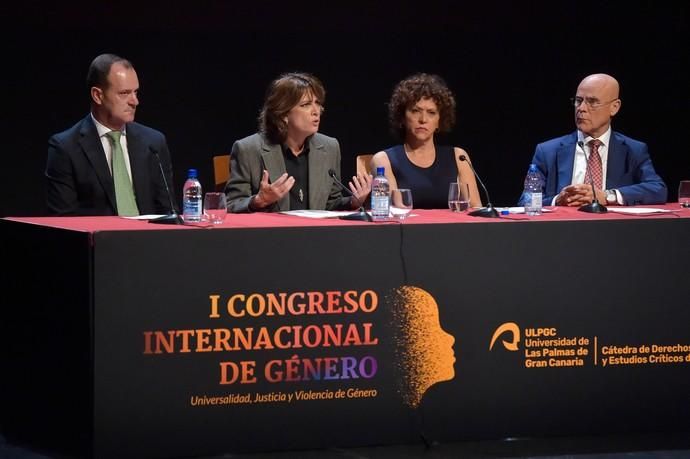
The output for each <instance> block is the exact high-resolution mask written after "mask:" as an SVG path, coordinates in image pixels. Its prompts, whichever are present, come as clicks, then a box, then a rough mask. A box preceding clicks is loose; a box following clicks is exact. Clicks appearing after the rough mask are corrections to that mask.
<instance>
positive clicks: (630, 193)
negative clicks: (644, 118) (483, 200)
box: [520, 74, 668, 206]
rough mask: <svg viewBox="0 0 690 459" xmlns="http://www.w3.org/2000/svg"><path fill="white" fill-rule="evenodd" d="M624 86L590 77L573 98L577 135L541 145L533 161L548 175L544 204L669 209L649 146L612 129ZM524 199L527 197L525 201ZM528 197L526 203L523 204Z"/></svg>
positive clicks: (605, 78)
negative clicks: (594, 204) (598, 204)
mask: <svg viewBox="0 0 690 459" xmlns="http://www.w3.org/2000/svg"><path fill="white" fill-rule="evenodd" d="M618 96H619V85H618V81H616V79H615V78H613V77H612V76H610V75H606V74H594V75H589V76H588V77H586V78H585V79H584V80H582V82H581V83H580V85H579V86H578V88H577V93H576V95H575V97H574V98H573V105H574V108H575V124H576V126H577V131H575V132H573V133H571V134H568V135H565V136H563V137H558V138H555V139H551V140H549V141H546V142H543V143H540V144H538V145H537V148H536V151H535V153H534V158H533V160H532V162H533V163H534V164H536V165H537V167H538V168H539V170H540V171H541V172H542V174H544V178H545V179H546V186H545V190H544V199H543V203H544V205H559V206H581V205H583V204H590V203H592V201H593V198H594V197H595V196H593V193H592V184H594V189H595V193H596V200H597V201H598V202H599V203H601V204H607V205H638V204H663V203H665V202H666V196H667V194H668V190H667V189H666V185H665V184H664V181H663V180H662V179H661V177H659V175H657V173H656V172H655V170H654V166H653V165H652V160H651V158H650V157H649V152H648V151H647V145H646V144H645V143H642V142H639V141H637V140H634V139H632V138H630V137H627V136H625V135H623V134H621V133H619V132H615V131H613V130H612V129H611V119H612V118H613V117H614V116H615V115H616V113H618V111H619V110H620V107H621V100H620V98H619V97H618ZM523 198H524V197H523ZM523 198H521V202H520V204H521V205H523V204H524V202H523V200H522V199H523Z"/></svg>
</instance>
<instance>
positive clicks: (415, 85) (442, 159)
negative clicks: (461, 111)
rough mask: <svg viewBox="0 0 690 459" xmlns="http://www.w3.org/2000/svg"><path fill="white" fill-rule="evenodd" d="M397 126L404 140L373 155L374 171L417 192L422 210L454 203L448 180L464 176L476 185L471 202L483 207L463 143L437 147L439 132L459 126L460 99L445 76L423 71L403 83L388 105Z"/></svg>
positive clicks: (393, 127)
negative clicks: (462, 158)
mask: <svg viewBox="0 0 690 459" xmlns="http://www.w3.org/2000/svg"><path fill="white" fill-rule="evenodd" d="M388 119H389V122H390V127H391V130H392V131H393V133H394V134H396V135H397V136H398V137H399V138H400V139H401V140H403V141H404V143H403V144H402V145H396V146H394V147H391V148H387V149H386V150H384V151H380V152H378V153H376V154H375V155H374V157H373V158H372V170H376V168H377V167H384V168H385V175H386V178H388V180H389V182H390V186H391V189H396V188H409V189H411V190H412V199H413V201H414V207H415V208H417V209H441V208H447V207H448V184H449V183H450V182H454V181H456V180H459V181H460V182H463V183H467V184H468V185H469V188H470V205H471V206H473V207H481V205H482V203H481V199H480V197H479V191H478V190H477V182H476V180H475V178H474V174H473V173H472V169H471V168H470V166H469V164H468V163H467V162H466V161H460V160H459V159H458V158H459V157H460V156H461V155H464V156H465V157H466V158H467V160H468V161H469V155H468V154H467V152H466V151H465V150H463V149H462V148H459V147H452V146H444V145H436V144H435V142H434V135H435V134H436V133H437V132H449V131H450V130H451V128H452V127H453V125H454V124H455V97H454V96H453V93H452V92H451V91H450V89H448V87H447V86H446V83H445V82H444V81H443V79H442V78H441V77H439V76H437V75H429V74H425V73H420V74H417V75H413V76H411V77H409V78H406V79H404V80H402V81H401V82H399V83H398V84H397V85H396V87H395V89H394V90H393V94H392V96H391V100H390V102H389V104H388Z"/></svg>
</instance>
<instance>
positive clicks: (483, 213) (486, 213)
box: [458, 155, 500, 218]
mask: <svg viewBox="0 0 690 459" xmlns="http://www.w3.org/2000/svg"><path fill="white" fill-rule="evenodd" d="M458 159H459V160H460V161H465V162H467V164H469V166H470V169H472V173H473V174H474V176H475V177H476V178H477V181H478V182H479V184H480V185H481V186H482V189H483V190H484V195H486V207H482V208H481V209H477V210H473V211H472V212H469V213H468V214H467V215H472V216H473V217H488V218H499V217H500V215H499V213H498V211H497V210H496V209H494V206H493V205H491V198H489V190H487V189H486V186H484V182H482V179H481V178H480V177H479V174H477V171H475V170H474V166H473V165H472V162H470V160H469V159H467V156H465V155H460V156H458Z"/></svg>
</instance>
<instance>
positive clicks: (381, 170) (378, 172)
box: [376, 166, 385, 175]
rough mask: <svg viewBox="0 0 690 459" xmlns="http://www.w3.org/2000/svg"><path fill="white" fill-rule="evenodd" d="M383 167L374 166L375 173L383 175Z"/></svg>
mask: <svg viewBox="0 0 690 459" xmlns="http://www.w3.org/2000/svg"><path fill="white" fill-rule="evenodd" d="M384 170H385V168H384V167H383V166H379V167H377V168H376V175H383V171H384Z"/></svg>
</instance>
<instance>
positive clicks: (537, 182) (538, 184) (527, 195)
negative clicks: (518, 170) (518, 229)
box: [522, 164, 544, 215]
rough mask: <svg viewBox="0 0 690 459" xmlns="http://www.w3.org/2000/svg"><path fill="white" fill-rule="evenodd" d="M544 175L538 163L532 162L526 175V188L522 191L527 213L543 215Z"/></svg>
mask: <svg viewBox="0 0 690 459" xmlns="http://www.w3.org/2000/svg"><path fill="white" fill-rule="evenodd" d="M543 189H544V176H543V175H542V174H541V172H539V169H538V168H537V165H536V164H530V165H529V169H528V170H527V175H526V176H525V189H524V191H523V192H522V194H523V199H522V200H523V202H524V203H525V213H526V214H527V215H541V207H542V190H543Z"/></svg>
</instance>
